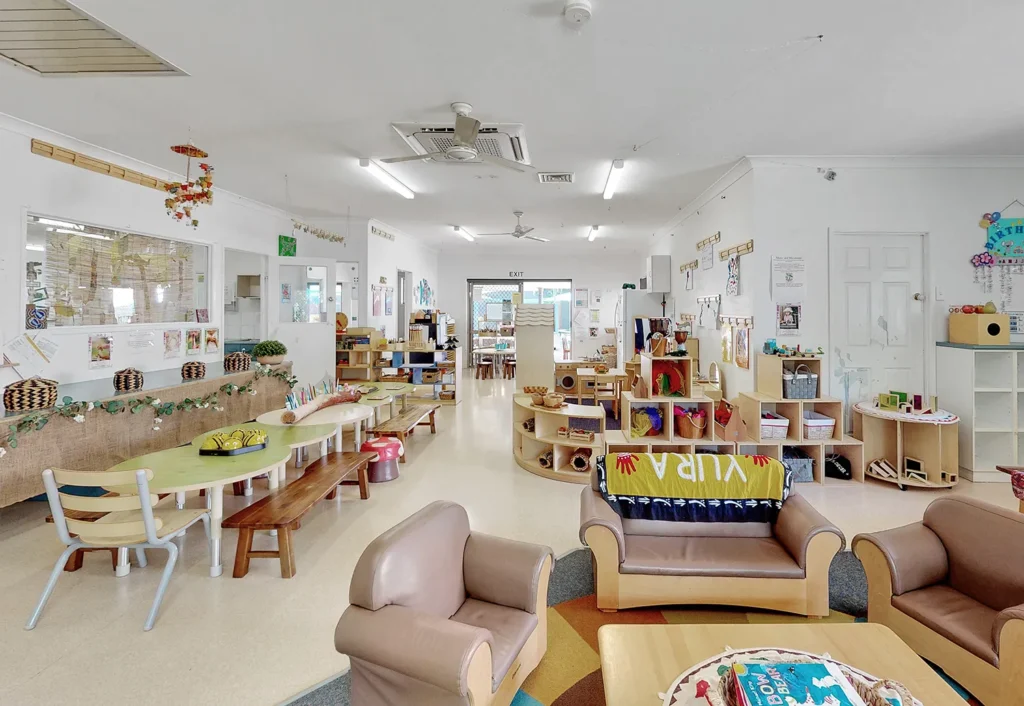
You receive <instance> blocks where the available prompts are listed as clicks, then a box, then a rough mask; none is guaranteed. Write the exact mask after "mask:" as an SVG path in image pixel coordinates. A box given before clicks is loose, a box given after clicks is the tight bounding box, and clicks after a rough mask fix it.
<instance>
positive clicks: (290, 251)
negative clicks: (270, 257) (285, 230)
mask: <svg viewBox="0 0 1024 706" xmlns="http://www.w3.org/2000/svg"><path fill="white" fill-rule="evenodd" d="M297 246H298V240H297V239H295V238H293V237H291V236H290V235H279V236H277V254H278V256H279V257H295V254H296V252H297V251H298V247H297Z"/></svg>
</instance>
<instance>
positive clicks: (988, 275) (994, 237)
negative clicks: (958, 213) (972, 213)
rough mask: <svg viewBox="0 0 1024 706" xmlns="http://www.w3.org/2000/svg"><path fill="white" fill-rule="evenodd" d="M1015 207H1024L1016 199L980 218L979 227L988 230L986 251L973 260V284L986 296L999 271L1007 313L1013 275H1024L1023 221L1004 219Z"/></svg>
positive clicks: (1001, 291)
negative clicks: (995, 270)
mask: <svg viewBox="0 0 1024 706" xmlns="http://www.w3.org/2000/svg"><path fill="white" fill-rule="evenodd" d="M1014 204H1016V205H1018V206H1021V207H1024V204H1022V203H1021V202H1020V201H1018V200H1017V199H1014V200H1013V201H1011V202H1010V203H1009V204H1007V206H1006V207H1005V208H1003V209H1002V210H1001V211H992V212H991V213H986V214H984V215H983V216H982V217H981V220H980V221H979V222H978V226H979V227H981V228H984V229H985V232H986V234H987V236H988V237H987V238H986V239H985V251H984V252H981V253H978V254H977V255H975V256H974V257H972V258H971V264H972V265H973V266H974V281H975V283H977V284H980V285H981V286H982V290H983V291H984V292H986V293H988V292H991V291H992V271H993V268H996V267H998V268H999V293H1000V298H1001V300H1002V309H1003V310H1004V311H1005V310H1006V307H1007V306H1008V305H1009V303H1010V301H1011V299H1012V298H1013V280H1012V278H1011V277H1010V275H1013V274H1024V217H1017V218H1005V217H1004V216H1003V211H1006V209H1008V208H1010V206H1013V205H1014Z"/></svg>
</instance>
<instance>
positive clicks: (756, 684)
mask: <svg viewBox="0 0 1024 706" xmlns="http://www.w3.org/2000/svg"><path fill="white" fill-rule="evenodd" d="M732 673H733V678H734V679H735V680H736V687H737V689H736V691H737V695H738V696H740V697H741V699H743V700H742V701H740V703H745V704H747V705H749V706H865V704H864V701H863V699H861V698H860V696H859V695H858V694H857V692H856V691H855V690H854V688H853V685H852V684H850V682H849V680H847V679H846V677H845V676H843V674H842V673H841V672H840V671H839V668H838V667H836V666H835V665H834V664H831V663H826V662H813V663H774V664H773V663H766V662H765V663H761V662H744V663H736V664H734V665H733V668H732Z"/></svg>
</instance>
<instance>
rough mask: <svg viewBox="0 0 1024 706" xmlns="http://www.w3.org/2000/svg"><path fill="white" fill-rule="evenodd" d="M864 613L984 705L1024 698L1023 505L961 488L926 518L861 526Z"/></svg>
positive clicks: (1011, 705)
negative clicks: (871, 529)
mask: <svg viewBox="0 0 1024 706" xmlns="http://www.w3.org/2000/svg"><path fill="white" fill-rule="evenodd" d="M853 551H854V552H855V553H856V554H857V557H858V558H859V559H860V560H861V563H863V564H864V571H865V572H866V573H867V577H868V620H869V621H871V622H873V623H882V624H883V625H886V626H888V627H889V628H891V629H892V630H893V632H895V633H896V634H897V635H899V636H900V637H901V638H902V639H903V641H904V642H906V643H907V644H908V645H910V646H911V647H912V648H913V649H914V651H916V652H917V653H918V654H919V655H921V656H922V657H924V658H925V659H927V660H929V661H931V662H934V663H935V664H937V665H939V666H940V667H942V669H943V670H944V671H945V672H946V673H947V674H948V675H949V676H951V677H952V678H953V679H955V680H956V681H958V682H959V683H960V684H961V685H962V686H963V687H964V688H965V689H967V690H968V691H970V692H971V693H972V694H974V696H975V697H976V698H978V699H979V700H981V702H982V703H984V704H986V706H1022V705H1024V515H1021V514H1020V513H1016V512H1011V511H1009V510H1004V509H1002V508H1000V507H997V506H995V505H990V504H988V503H984V502H981V501H979V500H972V499H970V498H962V497H945V498H940V499H938V500H935V501H934V502H932V503H931V504H930V505H929V506H928V509H927V510H925V513H924V520H922V521H921V522H917V523H915V524H912V525H907V526H905V527H898V528H896V529H891V530H886V531H885V532H875V533H873V534H859V535H857V536H856V537H855V538H854V540H853Z"/></svg>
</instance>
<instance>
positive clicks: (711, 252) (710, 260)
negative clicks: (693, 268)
mask: <svg viewBox="0 0 1024 706" xmlns="http://www.w3.org/2000/svg"><path fill="white" fill-rule="evenodd" d="M714 266H715V244H714V243H708V244H707V245H705V246H704V249H703V250H701V251H700V269H702V270H710V269H711V268H712V267H714Z"/></svg>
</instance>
